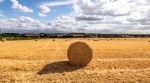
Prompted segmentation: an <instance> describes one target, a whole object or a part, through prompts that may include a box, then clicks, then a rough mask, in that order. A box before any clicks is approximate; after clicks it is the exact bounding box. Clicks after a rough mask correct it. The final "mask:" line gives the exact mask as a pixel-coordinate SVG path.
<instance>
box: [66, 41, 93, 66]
mask: <svg viewBox="0 0 150 83" xmlns="http://www.w3.org/2000/svg"><path fill="white" fill-rule="evenodd" d="M92 53H93V51H92V49H91V47H90V46H89V45H88V44H86V43H85V42H81V41H78V42H75V43H72V44H71V45H70V46H69V48H68V51H67V57H68V59H69V62H70V63H71V64H72V65H80V66H86V65H87V64H88V63H90V61H91V60H92V57H93V55H92Z"/></svg>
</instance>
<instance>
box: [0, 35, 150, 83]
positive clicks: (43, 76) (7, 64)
mask: <svg viewBox="0 0 150 83" xmlns="http://www.w3.org/2000/svg"><path fill="white" fill-rule="evenodd" d="M93 40H99V41H93ZM149 40H150V38H147V39H145V38H143V39H141V38H120V39H118V38H112V39H110V38H106V39H102V38H100V39H55V41H53V39H46V40H44V39H41V40H38V41H34V40H24V41H6V42H0V83H5V82H8V83H9V82H10V83H16V82H17V83H18V82H22V83H23V82H24V83H33V82H35V83H43V82H44V83H45V82H46V83H49V82H59V83H70V82H75V83H76V82H77V83H78V82H92V83H97V82H147V83H148V82H150V42H149ZM75 41H84V42H86V43H87V44H89V46H90V47H91V48H92V50H93V59H92V61H91V62H90V64H88V65H87V66H86V67H80V66H71V65H70V64H69V62H68V59H67V49H68V46H69V45H70V44H71V43H73V42H75Z"/></svg>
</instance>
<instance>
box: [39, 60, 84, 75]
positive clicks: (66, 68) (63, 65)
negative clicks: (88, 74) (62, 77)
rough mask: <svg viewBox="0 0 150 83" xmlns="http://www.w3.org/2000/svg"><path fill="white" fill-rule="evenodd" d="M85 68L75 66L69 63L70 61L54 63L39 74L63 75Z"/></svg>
mask: <svg viewBox="0 0 150 83" xmlns="http://www.w3.org/2000/svg"><path fill="white" fill-rule="evenodd" d="M80 68H83V66H73V65H71V64H70V63H69V61H59V62H53V63H50V64H46V65H45V66H44V67H43V69H42V70H40V71H39V72H38V73H37V74H40V75H41V74H50V73H52V74H54V73H63V72H72V71H75V70H78V69H80Z"/></svg>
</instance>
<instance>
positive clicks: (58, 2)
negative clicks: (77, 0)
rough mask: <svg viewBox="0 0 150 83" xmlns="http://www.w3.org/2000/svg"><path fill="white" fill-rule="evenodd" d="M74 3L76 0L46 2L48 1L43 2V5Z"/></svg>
mask: <svg viewBox="0 0 150 83" xmlns="http://www.w3.org/2000/svg"><path fill="white" fill-rule="evenodd" d="M73 3H74V0H66V1H55V2H46V3H43V4H41V5H45V6H47V7H51V6H60V5H68V4H73Z"/></svg>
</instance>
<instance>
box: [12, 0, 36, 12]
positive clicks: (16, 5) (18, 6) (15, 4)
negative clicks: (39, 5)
mask: <svg viewBox="0 0 150 83" xmlns="http://www.w3.org/2000/svg"><path fill="white" fill-rule="evenodd" d="M10 1H11V2H12V4H13V5H12V8H13V9H18V10H19V11H20V12H30V13H33V9H30V8H28V7H26V6H22V5H21V4H19V3H18V1H17V0H10Z"/></svg>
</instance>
